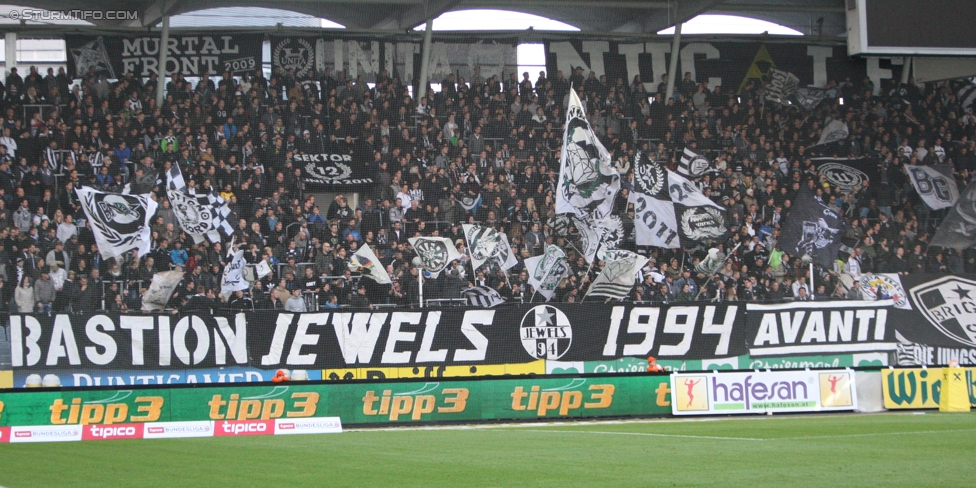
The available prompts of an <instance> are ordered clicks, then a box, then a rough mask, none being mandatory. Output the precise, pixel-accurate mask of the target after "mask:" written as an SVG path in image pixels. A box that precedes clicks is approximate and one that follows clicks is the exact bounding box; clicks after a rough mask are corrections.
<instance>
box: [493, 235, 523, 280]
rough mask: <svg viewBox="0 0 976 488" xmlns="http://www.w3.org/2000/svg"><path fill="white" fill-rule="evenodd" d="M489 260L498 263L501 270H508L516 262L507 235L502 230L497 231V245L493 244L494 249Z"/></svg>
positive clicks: (516, 259)
mask: <svg viewBox="0 0 976 488" xmlns="http://www.w3.org/2000/svg"><path fill="white" fill-rule="evenodd" d="M491 261H492V263H495V264H496V265H498V267H499V268H501V270H502V271H508V270H509V269H511V268H512V267H513V266H515V265H516V264H518V258H516V257H515V253H514V252H512V246H510V245H509V244H508V236H507V235H506V234H505V233H504V232H499V233H498V245H497V246H495V251H494V252H492V253H491Z"/></svg>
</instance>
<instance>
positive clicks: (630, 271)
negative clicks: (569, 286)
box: [586, 250, 647, 300]
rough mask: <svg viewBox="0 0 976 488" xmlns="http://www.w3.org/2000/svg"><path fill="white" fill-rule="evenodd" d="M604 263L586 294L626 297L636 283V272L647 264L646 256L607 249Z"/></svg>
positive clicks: (588, 295) (617, 297)
mask: <svg viewBox="0 0 976 488" xmlns="http://www.w3.org/2000/svg"><path fill="white" fill-rule="evenodd" d="M603 260H604V261H605V262H606V265H605V266H603V270H602V271H600V274H599V275H598V276H597V277H596V279H595V280H593V284H591V285H590V290H589V291H588V292H587V294H586V296H587V297H591V296H602V297H610V298H616V299H618V300H620V299H623V298H626V297H627V295H628V294H630V290H631V289H633V288H634V284H635V283H636V277H637V272H638V271H640V270H641V268H643V267H644V265H645V264H647V258H646V257H644V256H641V255H639V254H636V253H632V252H630V251H623V250H617V251H608V252H606V253H605V254H604V255H603Z"/></svg>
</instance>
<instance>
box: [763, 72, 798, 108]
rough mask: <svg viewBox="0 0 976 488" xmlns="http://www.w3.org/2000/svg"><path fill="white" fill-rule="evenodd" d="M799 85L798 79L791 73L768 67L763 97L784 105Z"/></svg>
mask: <svg viewBox="0 0 976 488" xmlns="http://www.w3.org/2000/svg"><path fill="white" fill-rule="evenodd" d="M799 85H800V79H799V78H797V77H796V75H794V74H793V73H789V72H787V71H782V70H778V69H776V68H770V69H769V83H767V84H766V91H765V93H764V97H763V99H764V100H769V101H770V102H774V103H778V104H780V105H786V103H787V102H788V101H789V99H790V97H791V96H792V95H793V93H794V92H796V89H797V87H798V86H799Z"/></svg>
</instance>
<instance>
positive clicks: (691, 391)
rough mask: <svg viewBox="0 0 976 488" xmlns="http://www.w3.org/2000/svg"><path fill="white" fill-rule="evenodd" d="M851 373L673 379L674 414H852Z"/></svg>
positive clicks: (713, 375)
mask: <svg viewBox="0 0 976 488" xmlns="http://www.w3.org/2000/svg"><path fill="white" fill-rule="evenodd" d="M854 388H855V386H854V372H853V371H850V370H817V371H754V372H735V373H698V374H681V373H678V374H674V375H672V376H671V392H672V393H671V395H672V399H673V400H672V402H671V411H672V413H673V414H674V415H715V414H764V413H766V412H822V411H832V410H854V409H856V408H857V393H856V391H855V389H854Z"/></svg>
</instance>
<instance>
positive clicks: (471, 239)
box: [461, 224, 501, 269]
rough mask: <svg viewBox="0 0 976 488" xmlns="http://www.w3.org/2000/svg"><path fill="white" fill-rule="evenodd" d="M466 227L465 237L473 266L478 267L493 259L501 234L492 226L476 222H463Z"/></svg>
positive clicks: (463, 227)
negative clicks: (484, 225) (476, 223)
mask: <svg viewBox="0 0 976 488" xmlns="http://www.w3.org/2000/svg"><path fill="white" fill-rule="evenodd" d="M461 228H462V229H464V239H465V240H467V242H468V251H469V252H470V254H471V268H472V269H478V268H480V267H481V265H482V264H485V262H486V261H488V260H490V259H491V255H492V254H494V253H495V249H496V248H498V244H499V241H500V239H501V234H499V233H498V231H497V230H495V229H492V228H491V227H483V226H480V225H475V224H461Z"/></svg>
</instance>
